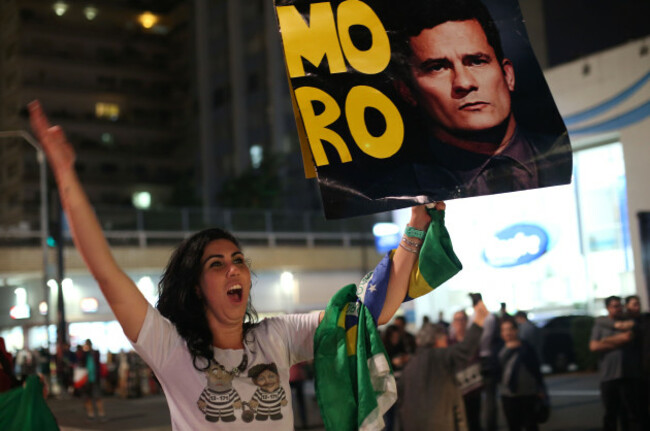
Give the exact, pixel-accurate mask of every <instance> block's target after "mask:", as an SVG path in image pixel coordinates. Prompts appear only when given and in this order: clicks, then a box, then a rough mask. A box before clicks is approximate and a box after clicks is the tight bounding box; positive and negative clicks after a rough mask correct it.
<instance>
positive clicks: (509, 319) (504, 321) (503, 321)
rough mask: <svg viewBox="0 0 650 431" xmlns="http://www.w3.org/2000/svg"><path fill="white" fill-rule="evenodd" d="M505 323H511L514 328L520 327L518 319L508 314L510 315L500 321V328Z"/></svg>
mask: <svg viewBox="0 0 650 431" xmlns="http://www.w3.org/2000/svg"><path fill="white" fill-rule="evenodd" d="M504 323H510V324H511V325H512V327H513V328H514V329H517V328H518V327H519V325H517V321H516V320H515V319H514V317H510V316H508V317H504V318H503V319H501V322H499V328H501V326H502V325H503V324H504Z"/></svg>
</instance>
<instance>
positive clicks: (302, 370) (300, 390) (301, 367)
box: [289, 361, 309, 429]
mask: <svg viewBox="0 0 650 431" xmlns="http://www.w3.org/2000/svg"><path fill="white" fill-rule="evenodd" d="M307 367H309V365H308V363H307V362H306V361H305V362H299V363H297V364H295V365H292V366H291V368H290V369H289V386H291V392H295V396H296V402H297V404H298V405H297V407H298V415H299V416H300V424H301V426H300V427H298V426H296V429H306V428H307V427H308V422H307V403H306V401H305V382H306V381H307V380H308V378H309V376H308V373H307Z"/></svg>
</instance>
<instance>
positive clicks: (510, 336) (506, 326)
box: [501, 322, 517, 343]
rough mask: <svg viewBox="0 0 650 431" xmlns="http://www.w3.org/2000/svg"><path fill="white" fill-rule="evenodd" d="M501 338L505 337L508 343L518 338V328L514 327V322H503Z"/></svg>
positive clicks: (504, 339)
mask: <svg viewBox="0 0 650 431" xmlns="http://www.w3.org/2000/svg"><path fill="white" fill-rule="evenodd" d="M501 338H503V341H505V342H506V343H507V342H509V341H515V340H516V339H517V329H516V328H515V327H514V325H513V324H512V322H503V323H502V324H501Z"/></svg>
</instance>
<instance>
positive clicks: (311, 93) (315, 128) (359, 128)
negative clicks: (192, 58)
mask: <svg viewBox="0 0 650 431" xmlns="http://www.w3.org/2000/svg"><path fill="white" fill-rule="evenodd" d="M276 11H277V16H278V23H279V26H280V31H281V33H282V41H283V46H284V52H285V58H286V64H287V72H288V75H289V79H290V83H291V89H292V91H293V96H294V97H293V100H294V102H295V108H296V118H297V122H298V124H299V128H301V126H302V127H304V129H303V132H304V134H302V136H301V138H303V139H302V140H303V141H305V142H303V144H304V143H308V146H307V145H304V146H303V148H308V151H309V152H310V153H311V159H312V160H313V162H314V164H315V168H316V171H317V174H318V180H319V185H320V189H321V195H322V198H323V204H324V208H325V214H326V217H328V218H338V217H349V216H354V215H360V214H368V213H373V212H379V211H386V210H390V209H395V208H400V207H406V206H412V205H414V204H418V203H425V202H431V201H437V200H445V199H453V198H460V197H470V196H480V195H487V194H495V193H504V192H511V191H516V190H526V189H533V188H538V187H547V186H553V185H559V184H566V183H568V182H569V181H570V177H571V164H572V160H571V148H570V145H569V141H568V136H567V133H566V128H565V126H564V123H563V122H562V119H561V117H560V115H559V113H558V111H557V108H556V106H555V103H554V102H553V98H552V96H551V94H550V91H549V89H548V86H547V85H546V82H545V80H544V77H543V75H542V72H541V70H540V68H539V65H538V64H537V62H536V60H535V57H534V55H533V53H532V49H531V48H530V44H529V43H528V40H527V37H526V31H525V27H524V26H523V21H522V18H521V13H520V11H519V7H518V4H517V2H516V0H500V1H497V0H486V1H485V2H481V1H480V0H402V1H400V2H396V1H390V0H367V1H365V2H363V1H360V0H344V1H340V0H334V1H329V2H322V1H309V0H302V1H301V0H293V1H292V0H285V1H282V0H276Z"/></svg>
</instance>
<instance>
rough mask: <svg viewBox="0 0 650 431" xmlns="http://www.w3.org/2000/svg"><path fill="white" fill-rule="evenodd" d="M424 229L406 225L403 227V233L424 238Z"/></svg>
mask: <svg viewBox="0 0 650 431" xmlns="http://www.w3.org/2000/svg"><path fill="white" fill-rule="evenodd" d="M424 234H425V233H424V231H423V230H419V229H416V228H414V227H412V226H406V229H404V235H406V236H410V237H411V238H417V239H424Z"/></svg>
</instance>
